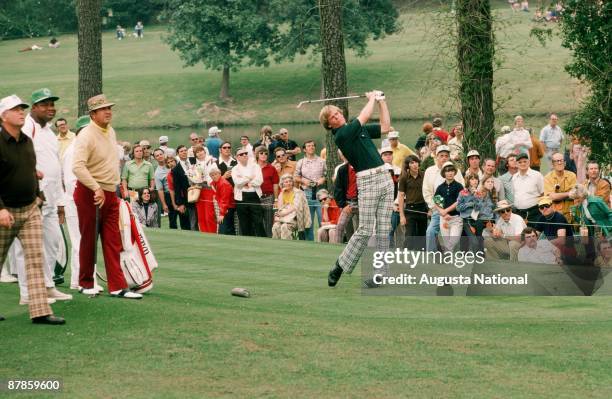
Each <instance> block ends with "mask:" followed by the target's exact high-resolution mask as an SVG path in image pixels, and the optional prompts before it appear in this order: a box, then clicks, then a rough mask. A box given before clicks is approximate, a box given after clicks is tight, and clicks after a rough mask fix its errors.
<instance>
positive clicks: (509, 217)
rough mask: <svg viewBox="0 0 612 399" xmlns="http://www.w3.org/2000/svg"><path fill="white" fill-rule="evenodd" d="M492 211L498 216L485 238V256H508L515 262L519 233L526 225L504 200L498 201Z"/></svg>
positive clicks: (519, 239)
mask: <svg viewBox="0 0 612 399" xmlns="http://www.w3.org/2000/svg"><path fill="white" fill-rule="evenodd" d="M494 212H495V213H497V214H498V215H499V217H498V219H497V221H496V222H495V226H494V227H493V230H492V231H491V232H489V234H488V235H487V236H486V238H485V248H486V249H487V257H488V258H490V259H506V258H510V261H511V262H516V261H517V260H518V251H519V248H520V247H521V233H522V232H523V230H524V229H525V227H527V225H526V224H525V221H524V220H523V218H522V217H520V216H519V215H517V214H514V213H512V204H511V203H509V202H508V201H506V200H503V201H499V202H498V203H497V208H496V209H495V211H494ZM483 235H484V234H483Z"/></svg>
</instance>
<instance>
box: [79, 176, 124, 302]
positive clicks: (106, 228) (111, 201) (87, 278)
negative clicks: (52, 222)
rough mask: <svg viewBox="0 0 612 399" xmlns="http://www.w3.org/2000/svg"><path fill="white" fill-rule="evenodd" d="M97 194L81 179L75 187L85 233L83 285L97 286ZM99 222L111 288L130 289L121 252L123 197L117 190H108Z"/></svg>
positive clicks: (82, 240)
mask: <svg viewBox="0 0 612 399" xmlns="http://www.w3.org/2000/svg"><path fill="white" fill-rule="evenodd" d="M93 196H94V192H93V191H91V190H90V189H89V188H87V187H85V186H84V185H83V184H81V182H77V185H76V188H75V190H74V202H75V204H76V208H77V214H78V215H79V230H80V232H81V246H80V251H79V262H80V264H81V265H80V267H81V268H80V271H79V285H80V286H81V287H83V288H93V286H94V278H93V277H94V264H95V262H96V259H94V246H95V245H96V243H95V240H96V223H95V220H96V206H95V205H94V199H93ZM98 222H99V224H98V225H99V226H100V239H101V240H102V253H103V254H104V267H105V268H106V277H107V279H108V290H109V291H117V290H122V289H126V288H128V285H127V282H126V281H125V277H124V276H123V271H122V270H121V265H120V264H119V253H120V252H121V251H122V250H123V245H122V244H121V233H120V232H119V199H118V198H117V194H116V193H115V192H114V191H104V205H102V207H101V208H100V215H99V221H98Z"/></svg>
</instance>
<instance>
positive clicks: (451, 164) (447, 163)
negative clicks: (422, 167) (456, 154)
mask: <svg viewBox="0 0 612 399" xmlns="http://www.w3.org/2000/svg"><path fill="white" fill-rule="evenodd" d="M448 167H450V168H453V169H454V170H455V172H457V167H456V166H455V164H454V163H452V162H451V161H446V162H444V165H442V168H441V169H440V175H441V176H442V177H446V176H444V170H445V169H446V168H448Z"/></svg>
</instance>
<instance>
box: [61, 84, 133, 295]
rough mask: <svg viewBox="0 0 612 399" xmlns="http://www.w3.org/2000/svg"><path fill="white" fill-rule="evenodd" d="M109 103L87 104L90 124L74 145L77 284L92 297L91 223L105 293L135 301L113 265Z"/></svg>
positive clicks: (113, 146)
mask: <svg viewBox="0 0 612 399" xmlns="http://www.w3.org/2000/svg"><path fill="white" fill-rule="evenodd" d="M113 105H115V104H114V103H111V102H109V101H107V99H106V97H105V96H104V94H100V95H97V96H94V97H92V98H90V99H89V100H87V107H88V110H89V116H90V118H91V123H90V124H89V125H87V126H86V127H85V128H83V130H82V131H81V132H80V134H79V135H78V136H77V138H76V142H75V149H74V161H73V164H72V171H73V172H74V174H75V176H76V177H77V179H78V182H77V185H76V188H75V190H74V201H75V204H76V206H77V213H78V216H79V230H80V231H81V246H80V252H79V261H80V264H81V265H80V266H81V268H80V272H79V285H80V286H81V287H82V289H81V292H82V293H84V294H87V295H92V294H97V293H98V291H97V290H96V289H95V287H94V264H95V262H96V259H94V253H95V250H94V249H95V246H96V240H97V237H96V224H95V223H92V221H93V220H96V221H97V222H98V226H99V229H100V230H99V231H100V235H101V237H102V251H103V253H104V266H105V267H106V276H107V277H108V291H109V292H110V294H111V296H115V297H118V298H127V299H141V298H142V295H141V294H137V293H135V292H132V291H130V290H129V289H128V285H127V282H126V281H125V277H124V275H123V272H122V270H121V265H120V263H119V253H120V252H121V250H122V249H123V247H122V244H121V235H120V233H119V199H118V198H117V195H116V187H117V185H118V184H119V158H118V155H117V140H116V136H115V131H114V130H113V128H112V127H111V126H110V122H111V120H112V118H113V111H112V106H113ZM96 208H99V209H96ZM96 213H98V217H96Z"/></svg>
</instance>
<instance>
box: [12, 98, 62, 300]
mask: <svg viewBox="0 0 612 399" xmlns="http://www.w3.org/2000/svg"><path fill="white" fill-rule="evenodd" d="M57 100H59V97H57V96H54V95H53V94H52V93H51V90H49V89H47V88H43V89H39V90H36V91H34V92H33V93H32V108H31V111H30V113H29V114H28V115H27V116H26V120H25V124H24V125H23V128H22V129H21V130H22V132H23V133H25V134H26V135H27V136H29V137H30V138H31V139H32V141H33V142H34V151H35V152H36V170H37V171H38V172H41V173H42V175H43V178H42V180H41V181H40V189H41V191H42V192H43V193H44V195H45V202H44V203H43V206H42V209H41V210H42V218H43V219H42V220H43V252H44V254H43V255H44V274H45V286H46V287H47V296H48V297H49V298H53V299H55V300H60V301H66V300H71V299H72V295H68V294H64V293H62V292H60V291H59V290H57V289H56V288H55V282H54V281H53V275H54V272H55V262H56V260H57V257H58V255H59V252H60V245H64V244H63V238H62V232H61V230H60V224H63V223H64V219H65V214H64V190H63V188H62V165H61V162H60V157H59V142H58V140H57V136H56V135H55V133H54V132H53V130H51V123H50V122H51V121H52V120H53V118H55V114H56V110H55V101H57ZM19 271H20V273H19V276H20V277H19V281H20V282H19V287H20V290H21V298H22V302H27V298H28V288H27V285H26V278H25V270H23V269H22V268H19ZM22 274H23V276H22Z"/></svg>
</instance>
